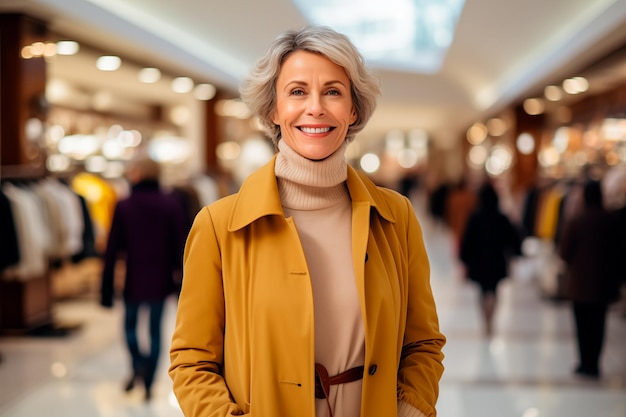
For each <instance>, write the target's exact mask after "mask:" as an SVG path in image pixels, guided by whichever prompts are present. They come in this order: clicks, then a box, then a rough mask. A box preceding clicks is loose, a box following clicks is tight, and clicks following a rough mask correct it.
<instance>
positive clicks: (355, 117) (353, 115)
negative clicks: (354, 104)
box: [350, 108, 357, 126]
mask: <svg viewBox="0 0 626 417" xmlns="http://www.w3.org/2000/svg"><path fill="white" fill-rule="evenodd" d="M356 119H357V115H356V110H355V109H354V108H353V109H352V113H350V126H352V125H353V124H354V123H356Z"/></svg>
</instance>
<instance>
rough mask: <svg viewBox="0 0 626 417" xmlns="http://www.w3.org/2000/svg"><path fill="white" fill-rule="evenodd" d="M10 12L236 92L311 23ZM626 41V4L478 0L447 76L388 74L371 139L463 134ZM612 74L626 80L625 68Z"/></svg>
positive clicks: (180, 8) (222, 12) (253, 1)
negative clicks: (270, 51)
mask: <svg viewBox="0 0 626 417" xmlns="http://www.w3.org/2000/svg"><path fill="white" fill-rule="evenodd" d="M3 10H4V11H24V12H26V13H28V14H31V15H34V16H35V17H40V18H42V19H44V20H46V21H47V22H49V28H50V29H51V30H52V31H54V32H56V33H60V34H63V35H64V36H65V37H68V38H69V37H73V38H75V39H77V40H80V41H81V42H82V43H83V44H89V45H91V46H93V47H97V48H100V49H102V50H104V51H107V52H111V53H116V54H118V55H120V56H122V57H123V58H126V59H130V60H133V61H134V62H135V63H137V64H138V65H150V66H158V67H160V68H161V69H163V70H164V71H165V72H167V73H170V74H172V75H187V76H191V77H192V78H194V79H195V80H197V81H208V82H213V83H214V84H216V85H218V86H219V87H221V88H222V89H224V90H226V91H228V92H229V93H230V94H232V95H234V96H236V93H237V86H238V84H239V82H240V80H241V79H242V77H244V76H245V75H246V74H247V72H248V70H249V68H251V66H252V65H253V63H254V62H255V60H256V59H257V58H258V57H259V56H260V55H261V54H262V53H263V52H264V51H265V49H266V47H267V45H268V44H269V42H270V41H271V40H272V38H273V37H274V36H275V35H276V34H277V33H278V32H281V31H283V30H285V29H288V28H295V27H300V26H302V25H304V24H306V23H307V22H306V21H305V20H304V18H303V17H302V15H301V14H300V13H299V11H298V10H297V9H296V7H295V6H294V5H293V4H292V3H291V1H290V0H263V1H260V0H205V1H199V0H176V1H172V0H132V1H131V0H3V1H1V2H0V11H3ZM622 45H626V1H625V0H593V1H590V0H523V1H522V0H467V1H466V4H465V8H464V10H463V12H462V14H461V16H460V19H459V23H458V27H457V31H456V34H455V37H454V41H453V44H452V46H451V48H450V50H449V52H448V54H447V56H446V59H445V61H444V64H443V66H442V68H441V70H440V71H439V72H438V73H437V74H434V75H420V74H411V73H406V72H392V71H378V73H379V75H380V78H381V83H382V90H383V95H382V97H381V99H380V101H379V108H378V110H377V112H376V113H375V116H374V117H373V119H372V121H371V123H370V125H369V126H368V128H367V129H366V130H365V131H364V132H363V133H362V134H361V136H362V137H363V138H364V139H365V140H369V139H379V138H381V137H383V135H384V134H385V132H386V131H388V130H390V129H393V128H400V129H406V130H408V129H413V128H423V129H426V130H427V131H428V132H429V133H430V134H431V135H432V136H433V137H434V138H435V139H436V140H441V141H447V140H449V139H450V138H457V137H459V136H460V135H461V134H462V132H463V131H464V130H465V129H466V128H467V127H468V126H469V124H471V123H472V122H474V121H476V120H480V119H482V118H486V117H491V116H494V115H496V114H497V113H498V112H499V111H501V110H502V109H503V108H504V107H505V106H509V105H510V104H512V103H515V102H518V101H519V100H521V99H523V98H525V97H527V96H529V95H534V94H539V92H540V91H542V90H543V87H544V86H545V85H547V84H549V83H559V82H560V81H562V80H563V79H565V78H567V77H571V76H576V75H584V74H581V72H582V70H583V69H584V68H586V67H587V66H588V65H589V64H590V63H592V62H593V61H595V60H597V59H598V58H600V57H602V56H603V55H605V54H606V53H608V52H610V51H612V50H613V49H615V48H616V47H618V46H622ZM63 59H64V60H65V61H63V60H61V59H60V58H59V60H57V61H55V62H52V63H51V65H50V66H49V68H50V71H51V72H52V73H53V74H56V75H59V76H63V77H65V76H66V77H72V78H73V79H76V80H82V82H83V83H84V84H85V85H91V86H98V85H100V84H102V85H104V84H108V85H109V86H111V85H113V84H115V85H116V86H117V88H118V91H119V93H120V94H134V95H141V96H142V97H145V98H146V100H169V99H174V98H173V97H172V93H170V92H169V91H168V90H167V89H166V88H162V89H159V88H158V87H157V86H151V87H148V88H146V86H145V85H144V86H141V85H140V84H138V83H136V81H135V78H134V77H132V76H130V75H129V73H128V74H126V75H124V73H123V72H117V73H113V74H106V75H104V74H102V73H94V72H92V71H93V70H92V67H91V66H88V65H86V64H85V62H82V63H80V62H76V61H72V60H71V58H63ZM622 69H623V67H622ZM612 74H613V75H612V76H613V77H615V76H618V77H622V76H624V77H626V71H613V72H612ZM622 74H623V75H622ZM114 77H116V78H115V80H113V78H114ZM605 84H606V83H605ZM591 87H592V88H593V87H594V85H593V83H592V85H591ZM111 88H113V87H111ZM604 88H606V85H605V86H604Z"/></svg>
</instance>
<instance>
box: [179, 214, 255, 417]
mask: <svg viewBox="0 0 626 417" xmlns="http://www.w3.org/2000/svg"><path fill="white" fill-rule="evenodd" d="M183 258H184V259H183V263H184V265H183V282H182V290H181V294H180V298H179V303H178V311H177V315H176V325H175V329H174V333H173V336H172V344H171V348H170V367H169V375H170V377H171V379H172V382H173V389H174V393H175V395H176V398H177V399H178V402H179V405H180V407H181V409H182V411H183V414H184V415H185V416H186V417H200V416H202V417H222V416H231V415H243V412H242V410H241V408H240V407H239V406H237V405H236V404H235V403H234V402H233V400H232V397H231V395H230V392H229V390H228V387H227V386H226V382H225V380H224V378H223V372H222V371H223V360H224V327H225V308H224V287H223V284H222V267H221V256H220V247H219V240H218V238H217V235H216V230H215V226H214V223H213V220H212V218H211V214H210V211H209V209H208V208H204V209H202V210H201V211H200V212H199V213H198V215H197V216H196V219H195V220H194V223H193V225H192V227H191V230H190V232H189V236H188V239H187V242H186V245H185V251H184V257H183Z"/></svg>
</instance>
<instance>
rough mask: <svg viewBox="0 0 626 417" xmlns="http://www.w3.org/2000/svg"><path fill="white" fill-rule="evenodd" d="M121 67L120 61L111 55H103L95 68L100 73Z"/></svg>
mask: <svg viewBox="0 0 626 417" xmlns="http://www.w3.org/2000/svg"><path fill="white" fill-rule="evenodd" d="M121 65H122V60H121V59H120V58H119V57H117V56H113V55H103V56H101V57H100V58H98V60H97V61H96V67H97V68H98V69H99V70H100V71H116V70H118V69H119V68H120V66H121Z"/></svg>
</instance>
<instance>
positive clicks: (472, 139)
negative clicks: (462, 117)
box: [466, 122, 489, 145]
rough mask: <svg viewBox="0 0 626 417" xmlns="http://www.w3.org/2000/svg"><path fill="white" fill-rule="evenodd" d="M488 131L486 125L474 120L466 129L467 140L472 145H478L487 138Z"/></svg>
mask: <svg viewBox="0 0 626 417" xmlns="http://www.w3.org/2000/svg"><path fill="white" fill-rule="evenodd" d="M488 133H489V131H488V129H487V126H485V125H484V124H482V123H480V122H476V123H474V124H473V125H472V126H471V127H470V128H469V129H468V130H467V133H466V136H467V141H468V142H469V143H471V144H472V145H480V144H481V143H483V142H484V140H485V139H487V134H488Z"/></svg>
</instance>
